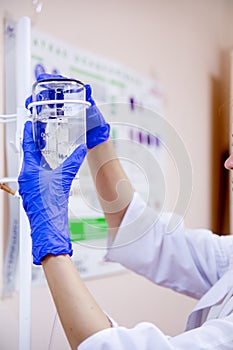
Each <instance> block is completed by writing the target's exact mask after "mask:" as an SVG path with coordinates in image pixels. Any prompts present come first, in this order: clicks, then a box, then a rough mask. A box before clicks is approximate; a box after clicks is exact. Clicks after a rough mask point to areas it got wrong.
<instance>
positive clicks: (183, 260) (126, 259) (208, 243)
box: [106, 193, 233, 299]
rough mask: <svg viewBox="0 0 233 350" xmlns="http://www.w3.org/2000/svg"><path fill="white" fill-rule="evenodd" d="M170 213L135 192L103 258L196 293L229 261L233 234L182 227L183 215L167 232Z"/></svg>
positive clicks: (232, 259)
mask: <svg viewBox="0 0 233 350" xmlns="http://www.w3.org/2000/svg"><path fill="white" fill-rule="evenodd" d="M171 215H172V214H170V213H161V214H159V215H158V213H156V212H155V211H154V210H152V209H151V208H149V207H148V206H147V205H146V204H145V203H144V201H143V200H142V199H141V198H140V196H139V195H138V194H137V193H135V195H134V198H133V200H132V202H131V204H130V206H129V208H128V210H127V213H126V214H125V217H124V219H123V221H122V224H121V227H120V228H119V230H118V233H117V236H116V238H115V240H114V242H109V249H108V253H107V255H106V260H107V261H115V262H118V263H121V264H122V265H123V266H125V267H126V268H128V269H130V270H133V271H135V272H136V273H138V274H141V275H143V276H145V277H147V278H148V279H150V280H151V281H153V282H154V283H157V284H159V285H162V286H164V287H168V288H171V289H173V290H175V291H177V292H180V293H183V294H186V295H189V296H191V297H193V298H196V299H199V298H201V297H202V296H203V295H204V294H205V293H206V292H207V291H208V290H209V289H210V288H211V287H212V286H213V285H214V284H215V283H216V282H217V281H218V280H219V278H220V277H221V276H222V275H223V274H224V273H225V272H226V271H227V270H228V269H229V268H231V267H232V266H233V237H232V236H218V235H215V234H213V233H212V232H211V231H209V230H204V229H195V230H193V229H187V228H186V227H185V226H184V223H183V221H182V220H178V221H177V222H179V224H178V225H177V226H176V227H175V229H174V230H173V231H172V232H169V233H168V229H167V228H168V225H169V222H170V218H171Z"/></svg>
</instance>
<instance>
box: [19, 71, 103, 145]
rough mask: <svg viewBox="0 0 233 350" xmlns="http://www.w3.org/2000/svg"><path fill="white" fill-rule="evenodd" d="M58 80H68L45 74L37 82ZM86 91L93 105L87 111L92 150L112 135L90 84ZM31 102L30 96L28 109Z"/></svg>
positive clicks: (87, 125) (87, 99) (50, 94)
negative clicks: (93, 96) (93, 95)
mask: <svg viewBox="0 0 233 350" xmlns="http://www.w3.org/2000/svg"><path fill="white" fill-rule="evenodd" d="M56 78H63V79H66V77H63V76H62V75H54V74H47V73H43V74H40V75H39V76H38V77H37V80H38V81H40V80H43V79H56ZM85 89H86V101H87V102H90V103H91V107H89V108H88V109H87V113H86V130H87V132H86V138H87V148H89V149H90V148H93V147H95V146H97V145H99V144H101V143H103V142H105V141H107V140H108V138H109V134H110V125H109V124H108V123H106V121H105V119H104V117H103V115H102V113H101V112H100V110H99V108H98V107H97V106H96V103H95V101H94V99H93V98H92V95H91V94H92V89H91V86H90V85H89V84H86V85H85ZM45 93H46V92H45V91H43V94H45ZM48 94H49V97H50V99H51V100H52V99H54V96H53V92H52V91H48ZM44 97H45V96H38V97H37V99H38V101H39V100H40V99H44ZM61 99H62V97H61ZM31 102H32V96H29V97H28V98H27V100H26V101H25V106H26V108H28V105H29V103H31ZM37 108H40V107H37Z"/></svg>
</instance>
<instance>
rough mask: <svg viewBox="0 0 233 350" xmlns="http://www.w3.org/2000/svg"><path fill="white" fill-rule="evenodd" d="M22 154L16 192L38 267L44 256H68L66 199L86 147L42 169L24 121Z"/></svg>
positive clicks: (30, 127)
mask: <svg viewBox="0 0 233 350" xmlns="http://www.w3.org/2000/svg"><path fill="white" fill-rule="evenodd" d="M23 151H24V160H23V164H22V169H21V172H20V175H19V178H18V183H19V193H20V195H21V197H22V200H23V206H24V209H25V211H26V214H27V216H28V219H29V222H30V227H31V238H32V254H33V262H34V264H36V265H40V264H41V260H42V259H43V258H44V257H45V256H46V255H47V254H52V255H60V254H69V255H72V245H71V241H70V232H69V225H68V199H69V192H70V187H71V184H72V181H73V179H74V177H75V175H76V173H77V171H78V170H79V168H80V166H81V164H82V162H83V160H84V158H85V155H86V145H81V146H79V147H78V148H77V149H75V150H74V152H73V153H72V154H71V156H70V157H68V158H67V159H66V160H65V161H64V162H63V163H62V164H61V165H60V166H59V167H57V168H56V169H54V170H51V169H49V168H46V167H45V166H43V167H42V165H41V164H42V163H43V162H44V159H43V156H42V155H41V153H40V151H37V150H36V148H35V144H34V140H33V136H32V123H31V122H26V124H25V128H24V138H23Z"/></svg>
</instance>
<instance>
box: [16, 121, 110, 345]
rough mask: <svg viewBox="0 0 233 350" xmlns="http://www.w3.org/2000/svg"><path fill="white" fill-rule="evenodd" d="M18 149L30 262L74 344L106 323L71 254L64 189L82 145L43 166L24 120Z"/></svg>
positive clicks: (81, 156)
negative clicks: (21, 152)
mask: <svg viewBox="0 0 233 350" xmlns="http://www.w3.org/2000/svg"><path fill="white" fill-rule="evenodd" d="M23 150H24V160H23V164H22V170H21V173H20V175H19V179H18V181H19V193H20V195H21V197H22V200H23V206H24V209H25V211H26V213H27V216H28V219H29V222H30V227H31V237H32V253H33V262H34V264H36V265H40V264H42V266H43V269H44V271H45V275H46V278H47V281H48V285H49V288H50V291H51V294H52V296H53V299H54V303H55V306H56V308H57V311H58V314H59V317H60V320H61V323H62V325H63V328H64V331H65V333H66V336H67V339H68V341H69V343H70V346H71V348H72V349H77V347H78V346H79V344H80V343H81V342H83V341H84V340H85V339H86V338H88V337H89V336H91V335H92V334H94V333H96V332H98V331H100V330H103V329H105V328H109V327H111V324H110V321H109V320H108V318H107V317H106V315H105V314H104V313H103V311H102V310H101V309H100V308H99V306H98V305H97V303H96V302H95V300H94V299H93V297H92V295H91V294H90V293H89V291H88V289H87V288H86V286H85V284H84V283H83V281H82V280H81V278H80V275H79V273H78V271H77V270H76V267H75V266H74V264H73V262H72V260H71V258H70V256H71V255H72V245H71V241H70V232H69V227H68V200H69V192H70V186H71V183H72V180H73V178H74V177H75V175H76V173H77V171H78V169H79V167H80V166H81V164H82V162H83V159H84V158H85V155H86V147H85V146H84V145H82V146H80V147H79V148H77V149H76V150H75V151H74V152H73V153H72V155H71V156H70V157H69V158H68V159H66V160H65V161H64V163H63V164H62V165H61V166H59V167H58V168H56V169H54V170H51V169H50V170H49V169H46V168H45V167H42V166H41V160H42V159H41V157H42V156H41V154H40V152H39V151H37V150H36V149H35V145H34V141H33V137H32V125H31V122H27V123H26V125H25V130H24V139H23Z"/></svg>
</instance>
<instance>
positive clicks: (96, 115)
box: [85, 84, 110, 149]
mask: <svg viewBox="0 0 233 350" xmlns="http://www.w3.org/2000/svg"><path fill="white" fill-rule="evenodd" d="M85 88H86V100H87V102H90V103H91V107H89V108H88V109H87V119H86V130H87V148H89V149H90V148H93V147H95V146H98V145H100V144H101V143H103V142H105V141H107V140H108V139H109V135H110V125H109V124H108V123H106V121H105V119H104V117H103V115H102V113H101V112H100V110H99V108H98V107H97V106H96V104H95V101H94V100H93V98H92V95H91V94H92V90H91V86H90V85H88V84H86V85H85Z"/></svg>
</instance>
